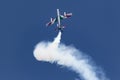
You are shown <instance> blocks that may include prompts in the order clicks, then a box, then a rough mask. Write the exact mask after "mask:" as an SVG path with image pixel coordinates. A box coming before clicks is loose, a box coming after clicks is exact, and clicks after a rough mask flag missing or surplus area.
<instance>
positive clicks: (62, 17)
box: [46, 9, 72, 32]
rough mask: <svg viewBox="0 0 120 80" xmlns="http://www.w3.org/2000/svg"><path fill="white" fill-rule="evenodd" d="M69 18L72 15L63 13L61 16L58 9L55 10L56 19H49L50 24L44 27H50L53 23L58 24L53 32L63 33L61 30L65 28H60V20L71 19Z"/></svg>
mask: <svg viewBox="0 0 120 80" xmlns="http://www.w3.org/2000/svg"><path fill="white" fill-rule="evenodd" d="M71 16H72V13H66V12H64V14H63V15H61V14H60V11H59V9H57V17H56V18H54V19H53V18H50V22H48V23H47V24H46V26H51V25H53V24H54V23H55V22H58V23H57V27H56V29H55V31H61V32H63V29H64V28H65V26H61V24H60V20H63V19H66V18H69V17H71Z"/></svg>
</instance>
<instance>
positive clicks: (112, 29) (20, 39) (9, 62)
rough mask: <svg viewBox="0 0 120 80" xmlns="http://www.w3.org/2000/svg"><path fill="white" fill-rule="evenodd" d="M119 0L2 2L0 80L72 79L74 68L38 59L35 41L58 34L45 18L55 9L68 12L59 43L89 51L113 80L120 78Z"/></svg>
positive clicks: (50, 15)
mask: <svg viewBox="0 0 120 80" xmlns="http://www.w3.org/2000/svg"><path fill="white" fill-rule="evenodd" d="M119 3H120V2H119V1H118V0H79V1H76V0H71V1H70V0H69V1H68V0H66V1H65V0H59V1H58V0H57V1H56V0H2V1H0V36H1V38H0V47H1V50H0V80H74V78H75V77H78V76H77V75H76V73H74V72H72V71H70V70H68V69H67V68H61V66H58V65H56V64H53V65H51V64H49V63H44V62H38V61H37V60H36V59H35V58H34V57H33V49H34V46H35V45H36V44H37V43H38V42H40V41H43V40H45V41H48V40H49V41H52V40H53V38H54V37H55V36H56V35H57V33H56V32H54V27H55V25H54V26H53V27H52V28H49V29H47V28H46V27H45V24H46V22H48V21H49V18H50V17H55V16H56V9H57V8H59V9H60V10H61V12H64V11H67V12H72V13H73V16H72V17H71V18H70V19H68V20H64V21H63V24H64V25H65V26H67V28H66V29H65V30H64V33H63V35H62V42H63V43H65V44H67V45H71V44H72V45H74V46H75V47H76V48H78V49H79V50H81V51H83V52H85V53H86V54H87V55H89V56H91V57H92V59H93V60H94V62H95V63H96V64H97V65H98V66H101V67H102V68H103V70H104V71H105V73H106V75H107V77H109V78H110V79H111V80H119V79H120V5H119Z"/></svg>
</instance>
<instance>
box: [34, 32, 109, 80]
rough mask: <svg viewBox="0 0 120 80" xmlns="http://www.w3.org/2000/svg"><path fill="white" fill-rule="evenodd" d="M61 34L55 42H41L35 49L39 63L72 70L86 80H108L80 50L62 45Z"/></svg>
mask: <svg viewBox="0 0 120 80" xmlns="http://www.w3.org/2000/svg"><path fill="white" fill-rule="evenodd" d="M60 40H61V32H59V34H58V36H57V37H56V38H55V39H54V41H53V42H40V43H38V44H37V46H36V47H35V49H34V57H35V58H36V59H37V60H39V61H45V62H50V63H54V62H55V63H57V64H58V65H61V66H65V67H68V68H70V69H71V70H73V71H75V72H76V73H78V74H79V76H80V78H82V79H84V80H108V79H107V78H106V77H105V76H104V73H103V72H102V71H100V72H99V71H96V70H98V69H97V68H96V67H95V66H93V65H92V64H91V63H90V62H91V61H90V59H89V57H86V56H85V55H83V54H82V52H80V51H79V50H77V49H76V48H74V47H72V46H66V45H64V44H60Z"/></svg>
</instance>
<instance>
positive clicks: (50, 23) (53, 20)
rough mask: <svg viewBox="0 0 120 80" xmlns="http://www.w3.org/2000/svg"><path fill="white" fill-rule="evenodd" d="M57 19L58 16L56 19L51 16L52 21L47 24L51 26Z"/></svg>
mask: <svg viewBox="0 0 120 80" xmlns="http://www.w3.org/2000/svg"><path fill="white" fill-rule="evenodd" d="M55 21H56V18H55V19H53V18H51V19H50V22H48V23H47V24H46V26H51V25H52V24H54V23H55Z"/></svg>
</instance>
